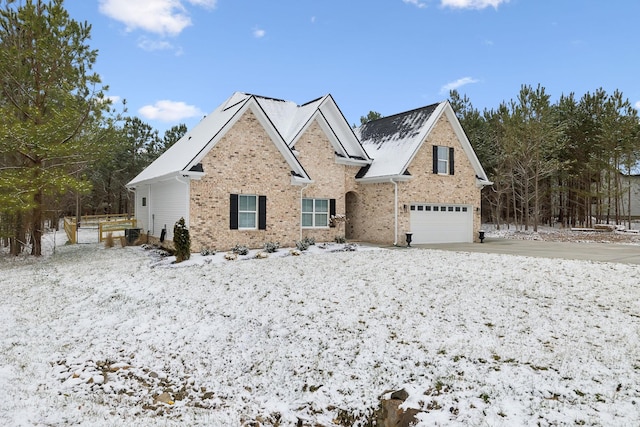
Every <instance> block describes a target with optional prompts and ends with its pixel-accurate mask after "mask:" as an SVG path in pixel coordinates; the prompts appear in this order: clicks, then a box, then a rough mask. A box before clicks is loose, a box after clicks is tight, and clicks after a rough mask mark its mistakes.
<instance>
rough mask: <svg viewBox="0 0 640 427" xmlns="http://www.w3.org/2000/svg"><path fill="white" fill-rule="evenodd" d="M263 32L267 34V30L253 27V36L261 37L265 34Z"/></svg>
mask: <svg viewBox="0 0 640 427" xmlns="http://www.w3.org/2000/svg"><path fill="white" fill-rule="evenodd" d="M265 34H267V32H266V31H265V30H263V29H261V28H254V29H253V37H255V38H257V39H261V38H262V37H264V36H265Z"/></svg>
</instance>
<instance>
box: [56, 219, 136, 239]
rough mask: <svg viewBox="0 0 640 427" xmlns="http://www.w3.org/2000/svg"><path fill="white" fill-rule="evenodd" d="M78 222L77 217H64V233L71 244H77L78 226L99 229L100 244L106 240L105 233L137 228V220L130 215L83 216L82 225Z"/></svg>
mask: <svg viewBox="0 0 640 427" xmlns="http://www.w3.org/2000/svg"><path fill="white" fill-rule="evenodd" d="M76 220H77V218H76V217H75V216H66V217H64V231H65V233H66V234H67V239H69V243H71V244H75V243H77V240H76V236H77V231H78V226H80V227H81V228H97V229H98V236H99V238H100V239H99V241H100V242H102V241H103V240H104V238H105V236H104V233H112V232H118V231H124V230H126V229H129V228H136V220H135V218H131V215H129V214H109V215H83V216H81V217H80V224H78V223H77V221H76Z"/></svg>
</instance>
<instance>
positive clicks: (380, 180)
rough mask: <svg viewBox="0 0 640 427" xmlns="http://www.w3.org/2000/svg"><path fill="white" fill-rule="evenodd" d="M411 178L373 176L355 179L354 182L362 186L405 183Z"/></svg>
mask: <svg viewBox="0 0 640 427" xmlns="http://www.w3.org/2000/svg"><path fill="white" fill-rule="evenodd" d="M412 179H413V176H411V175H386V176H373V177H370V178H356V182H360V183H362V184H379V183H389V181H390V180H393V181H395V182H407V181H411V180H412Z"/></svg>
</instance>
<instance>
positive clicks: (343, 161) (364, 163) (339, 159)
mask: <svg viewBox="0 0 640 427" xmlns="http://www.w3.org/2000/svg"><path fill="white" fill-rule="evenodd" d="M335 160H336V163H337V164H339V165H347V166H367V165H370V164H371V160H357V159H351V158H348V157H340V156H335Z"/></svg>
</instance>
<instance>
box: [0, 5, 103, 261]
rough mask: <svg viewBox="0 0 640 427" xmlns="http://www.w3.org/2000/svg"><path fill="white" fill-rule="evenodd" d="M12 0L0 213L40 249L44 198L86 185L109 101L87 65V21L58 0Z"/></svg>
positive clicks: (1, 114)
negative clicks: (71, 13) (85, 173)
mask: <svg viewBox="0 0 640 427" xmlns="http://www.w3.org/2000/svg"><path fill="white" fill-rule="evenodd" d="M16 3H17V2H15V1H14V0H4V1H0V83H1V89H0V183H1V184H0V211H1V212H0V213H2V214H3V215H4V216H5V217H7V218H9V221H10V224H9V225H10V226H11V228H13V230H14V231H15V232H14V233H11V235H12V238H13V239H14V240H16V241H24V240H25V239H24V237H25V236H24V235H23V233H24V232H25V231H26V232H28V233H29V237H30V242H31V244H32V246H31V254H32V255H36V256H37V255H41V254H42V247H41V238H42V232H43V230H42V228H43V221H44V212H45V210H46V203H47V200H48V199H49V200H55V199H56V198H58V197H60V196H61V195H63V194H65V193H67V192H68V191H70V190H73V191H77V192H86V191H88V190H89V188H90V185H89V183H88V181H87V180H86V179H84V176H83V171H84V170H85V169H86V167H87V165H88V164H89V163H90V162H91V161H92V160H94V159H96V158H97V157H99V154H100V148H101V141H102V140H101V135H102V134H101V130H102V129H103V127H102V126H101V125H100V123H102V122H103V120H104V116H103V113H105V112H106V111H108V110H109V102H108V101H106V99H105V98H104V95H103V90H105V89H106V88H104V87H102V86H101V82H100V78H99V77H98V75H97V74H95V73H92V72H91V69H92V66H93V64H94V62H95V60H96V57H97V51H95V50H91V49H90V47H89V45H88V44H87V41H88V40H89V38H90V32H91V26H90V25H88V24H87V23H86V22H85V23H79V22H77V21H75V20H73V19H71V18H70V17H69V14H68V12H67V11H66V10H65V9H64V7H63V0H51V1H50V2H46V1H43V0H26V1H24V2H20V3H19V4H16ZM23 218H24V219H23ZM21 234H22V235H21ZM17 246H18V247H19V245H17ZM17 252H19V251H17V250H16V251H14V250H12V253H14V254H16V255H17Z"/></svg>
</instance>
